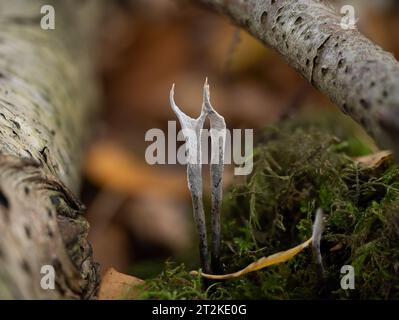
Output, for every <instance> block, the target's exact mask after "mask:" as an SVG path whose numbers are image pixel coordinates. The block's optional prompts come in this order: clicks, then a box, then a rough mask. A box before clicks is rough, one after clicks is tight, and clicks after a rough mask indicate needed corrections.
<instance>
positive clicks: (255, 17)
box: [195, 0, 399, 159]
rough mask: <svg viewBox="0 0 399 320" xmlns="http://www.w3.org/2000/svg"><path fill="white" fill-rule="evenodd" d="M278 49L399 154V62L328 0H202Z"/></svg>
mask: <svg viewBox="0 0 399 320" xmlns="http://www.w3.org/2000/svg"><path fill="white" fill-rule="evenodd" d="M195 2H196V3H200V4H203V5H206V6H207V7H209V8H211V9H213V10H215V11H217V12H220V13H223V14H225V15H227V16H229V17H230V18H231V19H232V21H233V22H234V23H235V24H237V25H239V26H241V27H243V28H244V29H245V30H247V31H248V32H249V33H251V34H252V35H253V36H254V37H255V38H257V39H259V40H260V41H262V42H263V43H264V44H265V45H267V46H270V47H272V48H274V49H276V50H277V51H278V52H279V53H280V54H281V55H282V56H283V57H284V58H285V59H286V60H287V62H288V63H289V64H290V65H291V66H292V67H294V68H295V69H296V70H298V71H299V72H300V73H301V74H302V75H303V76H304V77H305V78H306V79H307V80H308V81H309V82H310V83H311V84H312V85H314V86H315V87H316V88H317V89H319V90H320V91H321V92H323V93H324V94H326V95H327V96H328V97H330V99H331V100H332V101H333V102H334V103H336V104H337V105H338V106H339V107H340V109H341V110H342V112H344V113H345V114H348V115H349V116H350V117H352V118H353V119H354V120H355V121H357V122H358V123H360V124H361V125H362V126H363V128H364V129H365V130H366V131H367V132H368V133H369V134H370V135H371V136H372V137H374V138H375V139H376V141H377V142H378V143H379V144H380V146H382V147H384V148H390V149H393V150H394V152H395V155H396V158H397V159H399V144H398V142H397V137H398V135H399V63H398V62H397V60H396V59H395V58H394V57H393V55H392V54H390V53H388V52H385V51H384V50H382V49H381V48H380V47H378V46H377V45H375V44H374V43H373V42H371V41H370V40H368V39H367V38H366V37H364V36H363V35H362V34H361V33H360V32H359V31H358V30H356V29H344V28H342V27H341V19H342V17H341V16H340V15H339V14H337V12H336V11H335V10H334V9H333V8H332V7H331V6H329V5H328V4H327V2H326V1H322V0H295V1H294V0H272V1H271V0H264V1H260V0H245V1H243V0H228V1H226V0H200V1H195Z"/></svg>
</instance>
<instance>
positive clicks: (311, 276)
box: [142, 122, 399, 299]
mask: <svg viewBox="0 0 399 320" xmlns="http://www.w3.org/2000/svg"><path fill="white" fill-rule="evenodd" d="M325 128H326V126H324V125H321V126H317V125H316V126H315V125H312V126H309V125H308V124H307V125H304V124H303V123H302V124H300V125H299V124H293V123H290V122H287V123H283V124H281V125H280V126H279V128H275V127H272V128H268V129H267V130H266V131H265V132H264V134H263V135H262V137H261V139H260V141H259V143H258V146H257V148H256V150H255V151H254V170H253V172H252V174H251V176H249V177H248V178H247V181H246V182H245V183H244V184H240V185H235V186H234V187H233V188H232V189H231V190H230V191H229V192H228V193H227V194H226V195H225V200H224V205H223V208H224V214H223V223H222V226H223V230H222V233H223V259H222V263H223V266H224V268H225V272H226V273H228V272H233V271H237V270H239V269H242V268H243V267H245V266H246V265H247V264H249V263H251V262H253V261H255V260H257V259H259V258H260V257H262V256H266V255H270V254H273V253H275V252H278V251H281V250H286V249H288V248H290V247H292V246H295V245H297V244H299V243H301V242H303V241H305V240H306V239H308V238H309V237H310V235H311V228H312V221H313V218H314V213H315V211H316V209H317V208H318V207H321V208H323V210H324V211H325V213H326V215H327V217H328V218H327V219H328V221H327V224H326V229H325V232H324V234H323V238H322V243H321V251H322V255H323V260H324V261H323V262H324V266H325V271H326V272H325V274H324V276H323V274H322V273H321V272H320V270H319V267H318V266H317V265H315V264H314V263H313V259H312V252H311V250H310V249H307V250H305V251H304V252H302V253H300V254H299V255H298V256H296V257H295V258H294V259H292V260H290V261H288V262H287V263H284V264H281V265H277V266H273V267H270V268H267V269H264V270H261V271H257V272H254V273H251V274H248V275H246V276H243V277H241V278H239V279H235V280H227V281H223V282H215V283H206V282H202V281H201V279H199V278H197V277H193V276H191V275H190V274H189V273H188V270H186V268H185V267H184V265H180V266H175V265H173V264H171V263H168V264H167V265H166V267H165V270H164V271H163V273H162V274H161V275H159V276H158V277H156V278H154V279H150V280H148V281H147V283H146V286H145V287H146V289H145V291H144V293H143V296H142V297H143V298H152V299H162V298H167V299H181V298H185V299H202V298H208V299H317V298H323V299H347V298H351V299H359V298H371V299H373V298H376V299H388V298H389V299H391V298H399V250H398V248H399V169H398V167H397V165H395V164H394V163H390V162H387V163H385V164H383V165H382V166H380V167H379V168H376V169H370V168H364V167H362V166H360V165H359V164H357V163H355V162H354V161H353V160H352V159H351V157H350V156H355V155H359V154H361V155H363V154H364V153H365V150H370V148H368V146H367V145H365V144H364V143H362V141H361V140H359V139H358V138H357V137H356V135H354V134H353V132H349V133H348V134H347V135H346V136H345V134H344V133H342V132H341V133H340V134H338V135H335V132H334V130H333V129H331V127H329V129H328V130H326V129H325ZM326 131H328V132H326ZM337 136H339V138H338V137H337ZM356 150H357V151H356ZM348 264H349V265H352V266H353V267H354V268H355V272H356V273H355V275H356V277H355V286H356V289H355V290H343V289H341V287H340V278H341V276H342V275H341V274H340V270H341V267H342V266H343V265H348ZM210 284H211V286H209V285H210Z"/></svg>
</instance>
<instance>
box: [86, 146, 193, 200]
mask: <svg viewBox="0 0 399 320" xmlns="http://www.w3.org/2000/svg"><path fill="white" fill-rule="evenodd" d="M85 173H86V175H87V176H88V178H89V179H90V180H91V181H92V182H93V183H94V184H96V185H97V186H101V187H103V188H106V189H108V190H111V191H116V192H119V193H122V194H128V195H137V194H142V193H151V194H155V195H162V196H169V197H171V198H174V199H176V198H187V197H188V191H187V182H186V175H185V172H184V171H182V172H170V171H167V170H163V169H160V168H159V167H155V166H150V165H148V164H146V163H145V162H144V161H142V160H140V159H137V158H136V157H135V156H134V155H133V154H131V153H129V152H127V151H126V150H125V149H124V148H123V147H122V146H120V145H118V144H116V143H113V142H109V141H108V142H99V143H96V144H94V145H92V147H91V148H90V149H89V152H88V154H87V158H86V163H85Z"/></svg>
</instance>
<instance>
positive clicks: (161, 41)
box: [82, 0, 399, 278]
mask: <svg viewBox="0 0 399 320" xmlns="http://www.w3.org/2000/svg"><path fill="white" fill-rule="evenodd" d="M330 2H331V3H332V4H333V5H336V6H339V5H342V3H343V2H344V1H330ZM346 2H348V1H346ZM352 2H355V3H356V8H357V10H358V11H357V12H358V16H357V18H358V19H359V21H358V24H357V26H358V28H359V29H360V30H361V31H362V32H363V33H364V34H366V35H367V36H368V37H369V38H371V39H372V40H373V41H374V42H376V43H377V44H379V45H380V46H382V47H383V48H384V49H385V50H387V51H390V52H392V53H393V54H394V55H395V56H396V58H399V37H398V36H397V31H398V30H399V10H398V8H399V5H398V4H399V1H388V0H387V1H385V0H375V1H371V0H370V1H352ZM110 3H111V4H110V8H109V11H108V12H107V15H106V16H105V17H104V19H103V24H102V29H101V30H99V34H100V38H101V39H100V40H101V41H100V47H99V48H98V49H97V52H96V56H97V60H98V61H97V66H98V78H99V80H100V82H101V85H102V88H103V100H102V103H103V106H102V113H101V114H100V115H99V116H100V118H101V121H100V124H99V125H98V126H97V127H96V128H95V134H94V135H93V137H92V140H91V143H90V146H89V149H88V152H87V156H86V160H85V164H84V185H83V194H82V197H83V202H84V203H85V204H86V206H87V207H88V211H87V218H88V220H89V222H90V225H91V231H90V234H89V240H90V242H91V243H92V245H93V249H94V258H95V260H96V261H97V262H99V263H100V264H101V269H102V270H101V271H102V273H104V272H105V271H106V270H107V268H109V267H111V266H112V267H114V268H115V269H117V270H118V271H120V272H124V273H130V274H133V275H135V276H137V277H142V278H147V277H150V276H153V275H156V274H157V273H158V272H159V271H160V270H161V269H162V266H163V262H164V261H165V260H166V259H167V258H173V259H174V260H177V261H185V262H186V263H187V264H188V265H189V266H193V267H195V266H197V261H196V260H195V259H197V245H196V236H195V231H194V230H195V229H194V226H193V222H192V209H191V201H190V195H189V193H188V189H187V180H186V168H185V166H182V165H157V166H150V165H148V164H147V163H146V162H145V158H144V154H145V149H146V147H147V146H148V145H150V144H151V143H150V142H146V141H145V140H144V136H145V133H146V131H147V130H149V129H151V128H160V129H162V130H164V131H165V132H167V124H168V121H169V120H177V119H176V118H175V115H174V113H173V112H172V110H171V108H170V106H169V90H170V88H171V86H172V84H173V83H175V84H176V88H175V99H176V102H177V104H178V105H179V106H180V107H181V108H182V109H183V110H184V112H186V113H187V114H189V115H190V116H193V117H196V116H197V115H198V114H199V112H200V109H201V103H202V86H203V83H204V80H205V77H208V78H209V82H210V86H211V99H212V104H213V106H214V108H215V109H216V110H217V111H218V112H219V113H220V114H222V115H223V116H224V117H225V119H226V122H227V126H228V127H229V128H251V129H254V135H255V139H256V135H257V132H259V131H260V130H261V129H262V128H264V127H265V126H267V125H269V124H272V123H276V122H278V121H280V120H282V119H285V118H287V117H295V115H296V114H298V113H304V112H308V113H309V112H310V113H313V112H321V113H323V112H326V111H331V112H338V111H337V108H336V107H334V106H333V105H332V104H331V103H330V102H329V101H328V100H327V99H326V98H325V97H323V96H322V95H321V94H319V93H318V92H317V91H316V90H315V89H313V88H312V87H311V86H310V85H309V84H308V83H307V82H306V81H305V80H303V79H302V78H301V76H299V75H298V74H297V73H296V72H295V71H294V70H293V69H291V68H290V67H289V66H287V65H286V64H285V62H284V61H283V59H282V58H281V57H280V56H279V55H278V54H276V53H275V52H274V51H272V50H270V49H267V48H265V47H263V46H262V45H261V44H260V43H259V42H257V41H256V40H255V39H253V38H252V37H251V36H249V35H248V34H247V33H246V32H244V31H240V30H239V29H238V28H236V27H235V26H233V25H231V24H230V23H229V21H228V19H227V18H224V17H221V16H218V15H216V14H213V13H211V12H209V11H206V10H202V9H200V8H197V7H195V6H192V5H189V4H188V3H187V1H176V0H119V1H116V0H114V1H112V2H111V1H110ZM178 130H179V126H178ZM203 175H204V179H205V181H204V187H205V189H206V187H207V184H208V183H207V179H208V175H207V171H206V166H205V167H204V173H203ZM234 179H235V178H233V177H232V174H231V168H230V167H227V168H226V176H225V180H224V187H225V188H228V186H229V185H230V184H231V183H233V182H234V181H235V180H234ZM208 189H209V188H208ZM204 193H205V195H208V194H209V193H208V192H207V191H206V190H205V192H204ZM222 219H223V218H222Z"/></svg>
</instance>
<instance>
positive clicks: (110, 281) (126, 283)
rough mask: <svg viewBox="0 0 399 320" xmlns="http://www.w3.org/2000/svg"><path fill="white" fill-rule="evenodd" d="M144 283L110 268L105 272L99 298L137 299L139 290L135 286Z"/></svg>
mask: <svg viewBox="0 0 399 320" xmlns="http://www.w3.org/2000/svg"><path fill="white" fill-rule="evenodd" d="M142 284H144V281H143V280H141V279H139V278H136V277H133V276H129V275H127V274H123V273H120V272H118V271H116V270H115V269H114V268H110V269H108V270H107V272H106V273H105V275H104V277H103V280H102V282H101V286H100V292H99V294H98V299H99V300H119V299H135V298H137V296H138V294H139V292H138V289H137V288H136V289H135V287H136V286H139V285H142Z"/></svg>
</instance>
